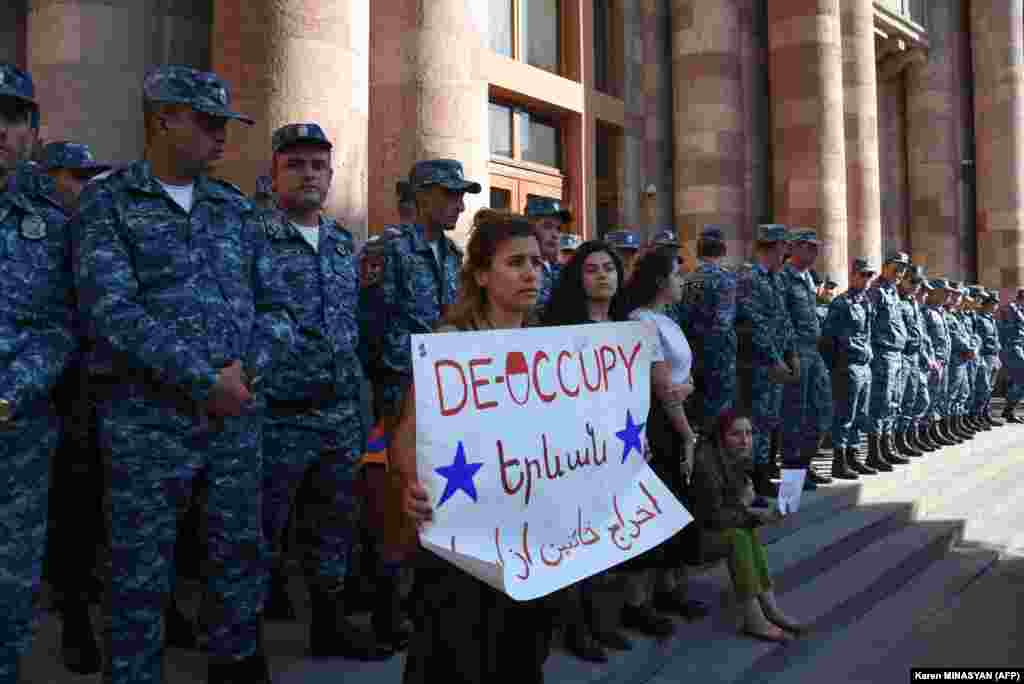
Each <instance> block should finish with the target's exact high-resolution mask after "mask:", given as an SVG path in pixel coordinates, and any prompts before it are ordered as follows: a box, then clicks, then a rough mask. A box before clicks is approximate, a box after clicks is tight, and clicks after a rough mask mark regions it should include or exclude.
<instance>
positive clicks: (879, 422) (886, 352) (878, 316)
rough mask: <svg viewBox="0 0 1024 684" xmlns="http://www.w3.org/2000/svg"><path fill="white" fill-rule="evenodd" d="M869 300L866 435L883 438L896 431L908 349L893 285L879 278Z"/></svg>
mask: <svg viewBox="0 0 1024 684" xmlns="http://www.w3.org/2000/svg"><path fill="white" fill-rule="evenodd" d="M908 261H909V259H908ZM868 298H869V299H870V300H871V304H872V309H873V311H874V320H873V321H872V324H871V346H872V352H873V358H872V361H871V403H870V408H869V409H868V432H869V433H871V434H878V435H882V434H886V433H889V432H892V431H894V430H895V428H896V417H897V414H898V412H899V380H900V367H901V366H902V365H903V351H904V349H905V348H906V346H907V327H906V324H905V322H904V319H903V307H902V304H901V300H900V295H899V292H898V291H897V289H896V283H894V282H892V281H890V280H886V279H885V278H882V277H879V278H878V280H877V281H876V285H875V286H874V287H872V288H870V289H869V290H868Z"/></svg>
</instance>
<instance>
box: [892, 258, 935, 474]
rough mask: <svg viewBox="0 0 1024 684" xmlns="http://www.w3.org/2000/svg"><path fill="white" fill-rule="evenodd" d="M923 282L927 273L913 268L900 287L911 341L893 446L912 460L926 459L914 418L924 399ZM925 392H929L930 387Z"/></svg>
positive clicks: (901, 379)
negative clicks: (919, 297) (920, 307)
mask: <svg viewBox="0 0 1024 684" xmlns="http://www.w3.org/2000/svg"><path fill="white" fill-rule="evenodd" d="M923 280H924V275H923V273H921V272H919V271H918V269H917V267H913V266H912V268H911V271H910V272H909V273H908V274H907V275H906V276H905V277H904V278H903V279H902V280H901V281H900V282H899V285H898V286H897V289H898V290H899V293H900V310H901V312H902V313H903V325H904V327H905V328H906V331H907V342H906V345H905V346H904V347H903V362H902V363H901V364H900V371H899V377H898V380H897V381H896V420H895V428H896V429H895V439H894V440H893V446H894V447H895V448H896V451H898V452H899V453H900V454H903V455H904V456H909V457H920V456H924V449H922V448H921V447H920V446H919V445H918V444H917V440H916V438H915V437H916V435H917V429H916V426H915V424H914V416H916V415H917V414H916V412H917V411H918V410H919V409H920V406H919V405H918V402H919V401H920V400H921V399H922V398H923V397H922V396H921V387H920V383H919V380H920V375H919V374H918V370H919V369H920V367H921V354H922V348H923V338H924V333H923V330H922V327H921V312H920V310H918V308H917V294H918V292H919V291H920V289H921V283H922V281H923ZM924 391H925V392H927V391H928V390H927V387H926V388H924Z"/></svg>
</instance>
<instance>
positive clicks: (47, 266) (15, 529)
mask: <svg viewBox="0 0 1024 684" xmlns="http://www.w3.org/2000/svg"><path fill="white" fill-rule="evenodd" d="M38 136H39V105H38V103H37V102H36V101H35V87H34V85H33V83H32V77H31V76H30V75H29V74H27V73H25V72H24V71H22V70H20V69H18V68H17V67H15V66H14V65H11V64H4V63H0V233H2V235H0V240H2V244H3V245H4V248H3V250H2V252H0V264H2V266H0V297H2V299H3V306H2V309H0V340H3V342H2V343H0V347H2V349H3V360H4V365H3V369H2V370H0V481H2V482H3V483H4V485H3V486H2V487H0V682H5V683H6V682H11V683H12V684H13V683H14V682H17V681H19V679H18V669H19V667H18V661H19V658H20V657H21V656H22V655H23V654H24V653H26V652H27V651H28V648H29V646H30V643H31V638H32V619H33V615H32V612H33V609H32V603H33V598H34V597H35V595H36V593H37V592H38V591H39V585H40V573H41V571H42V561H43V549H44V546H45V543H46V508H47V488H48V480H49V469H50V457H51V454H52V452H53V450H54V449H55V447H56V445H57V438H58V436H57V424H58V418H57V414H56V412H55V410H54V407H53V405H52V404H51V403H50V400H49V397H50V392H51V390H52V389H53V387H54V385H55V384H56V382H57V378H58V377H59V376H60V374H61V371H62V370H63V368H64V365H65V363H66V362H67V360H68V359H69V357H70V356H71V354H72V353H73V351H74V349H75V339H74V333H73V330H72V307H71V276H70V274H69V273H68V271H67V261H68V259H69V255H70V243H69V240H68V232H67V228H66V225H65V215H64V212H63V210H62V209H61V207H60V205H58V204H57V203H56V202H55V201H54V200H53V199H52V197H51V195H52V192H53V184H52V182H50V181H49V179H48V178H46V177H45V176H43V175H41V174H40V172H39V169H38V168H37V167H35V166H34V165H32V164H29V163H28V159H29V155H30V154H31V152H32V150H33V148H34V146H35V144H36V141H37V140H38Z"/></svg>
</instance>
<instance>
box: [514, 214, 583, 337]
mask: <svg viewBox="0 0 1024 684" xmlns="http://www.w3.org/2000/svg"><path fill="white" fill-rule="evenodd" d="M524 213H525V214H526V216H527V217H528V218H531V219H539V218H546V217H553V218H557V219H558V220H560V221H561V222H562V223H563V224H566V223H568V222H569V221H571V220H572V212H570V211H569V210H568V209H566V208H564V207H562V203H561V202H559V201H558V200H556V199H553V198H551V197H540V196H538V195H530V197H529V199H528V200H527V202H526V211H525V212H524ZM559 247H561V240H560V241H559ZM560 275H562V264H560V263H558V262H557V261H553V262H545V263H544V272H543V273H542V274H541V279H540V286H539V287H538V291H537V304H536V312H537V314H536V316H537V318H539V317H540V313H541V312H542V311H543V310H544V307H546V306H547V305H548V302H549V301H551V293H552V292H554V290H555V285H557V284H558V277H559V276H560Z"/></svg>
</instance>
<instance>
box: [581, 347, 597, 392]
mask: <svg viewBox="0 0 1024 684" xmlns="http://www.w3.org/2000/svg"><path fill="white" fill-rule="evenodd" d="M584 358H585V355H584V354H583V352H580V372H581V373H583V384H584V385H586V387H587V390H588V391H590V392H598V391H600V389H601V356H600V354H599V353H598V350H597V349H595V350H594V363H596V364H597V384H596V385H591V384H590V378H588V377H587V362H586V361H585V360H584Z"/></svg>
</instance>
